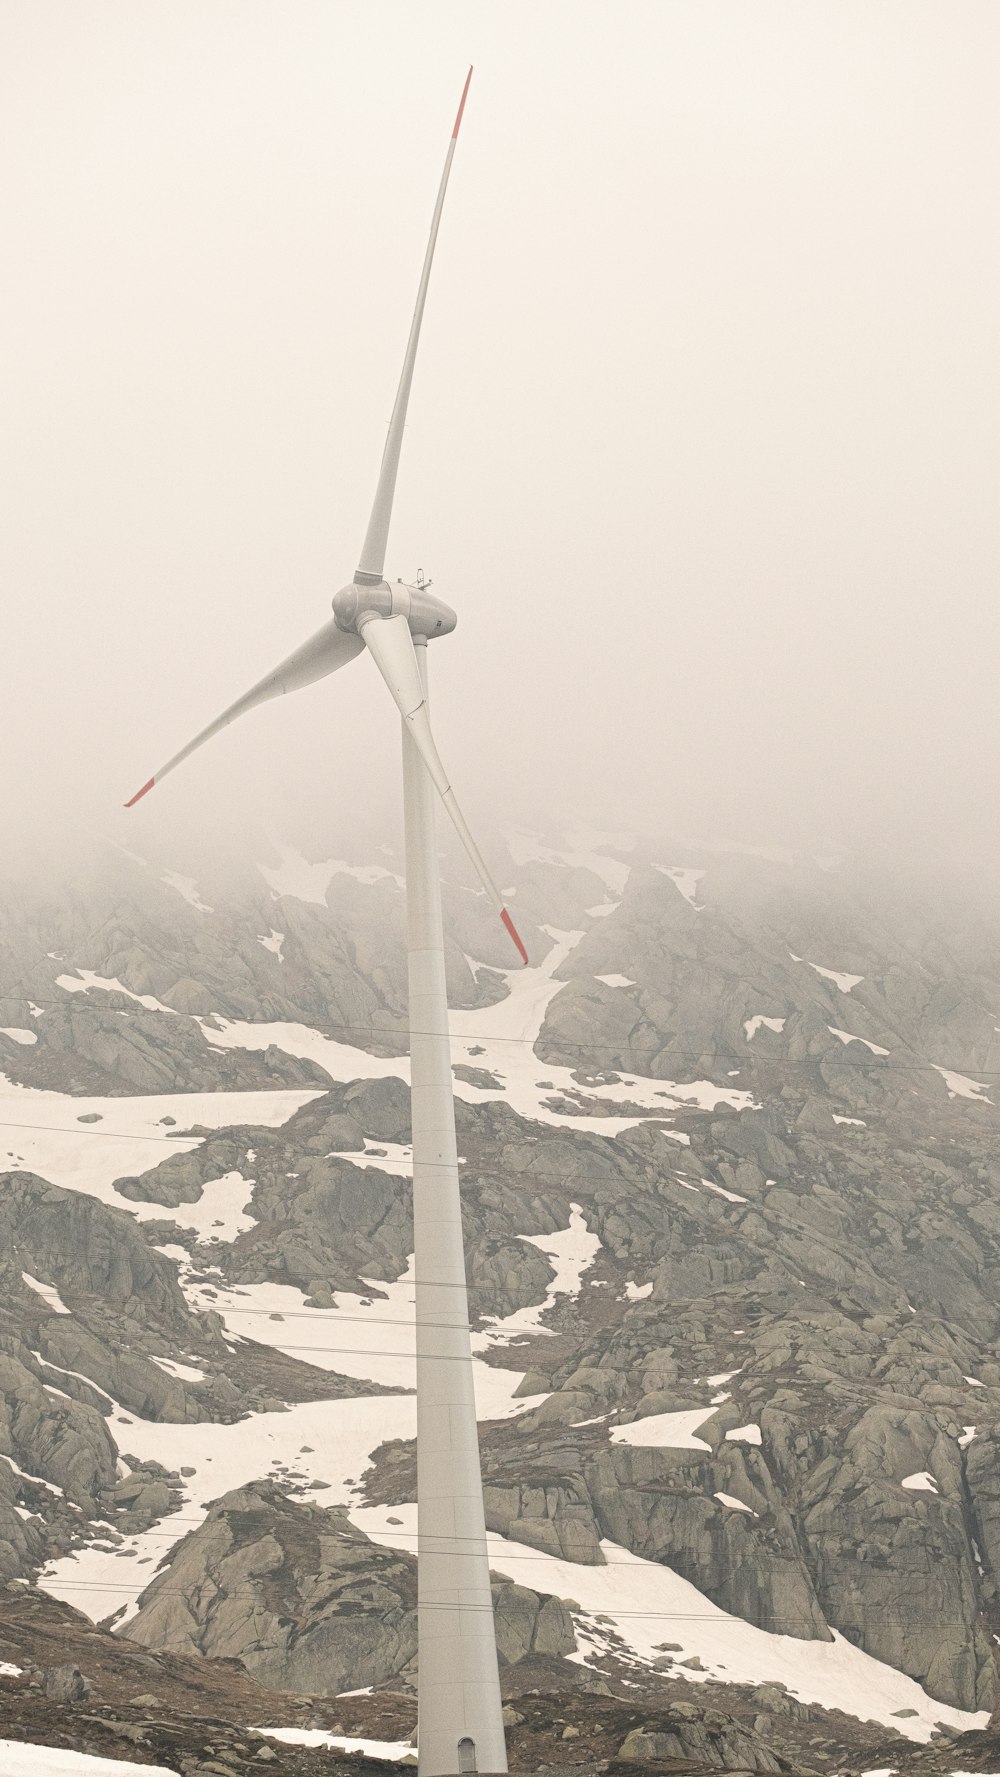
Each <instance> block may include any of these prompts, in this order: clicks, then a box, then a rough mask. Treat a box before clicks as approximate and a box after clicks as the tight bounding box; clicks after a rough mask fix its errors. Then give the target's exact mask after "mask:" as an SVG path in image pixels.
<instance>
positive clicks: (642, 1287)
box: [625, 1278, 653, 1302]
mask: <svg viewBox="0 0 1000 1777" xmlns="http://www.w3.org/2000/svg"><path fill="white" fill-rule="evenodd" d="M652 1293H653V1286H652V1284H651V1283H635V1282H634V1281H633V1280H632V1278H629V1280H628V1283H627V1284H626V1285H625V1295H626V1297H627V1299H628V1300H629V1301H630V1302H644V1301H645V1300H646V1297H647V1296H651V1295H652Z"/></svg>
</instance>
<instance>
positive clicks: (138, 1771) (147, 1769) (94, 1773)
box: [0, 1740, 174, 1777]
mask: <svg viewBox="0 0 1000 1777" xmlns="http://www.w3.org/2000/svg"><path fill="white" fill-rule="evenodd" d="M0 1771H2V1772H3V1777H174V1773H173V1772H172V1771H168V1770H167V1769H166V1767H165V1766H164V1765H134V1764H132V1763H131V1761H127V1760H125V1759H117V1758H94V1757H92V1755H91V1754H90V1753H89V1752H73V1751H71V1750H70V1748H69V1747H64V1746H37V1745H35V1744H34V1743H33V1742H31V1741H28V1740H0Z"/></svg>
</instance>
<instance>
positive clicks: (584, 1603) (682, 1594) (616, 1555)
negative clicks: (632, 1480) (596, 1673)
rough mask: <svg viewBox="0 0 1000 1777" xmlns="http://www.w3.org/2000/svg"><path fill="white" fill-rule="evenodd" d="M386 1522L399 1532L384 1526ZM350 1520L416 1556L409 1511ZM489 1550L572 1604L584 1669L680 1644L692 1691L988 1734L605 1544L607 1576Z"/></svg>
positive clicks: (530, 1552)
mask: <svg viewBox="0 0 1000 1777" xmlns="http://www.w3.org/2000/svg"><path fill="white" fill-rule="evenodd" d="M390 1518H392V1519H401V1520H402V1523H401V1524H400V1525H394V1524H390V1523H389V1521H388V1520H389V1519H390ZM351 1519H352V1521H353V1522H354V1523H355V1524H357V1525H358V1526H359V1527H360V1528H361V1529H362V1530H364V1531H365V1532H366V1534H367V1535H368V1536H370V1537H372V1538H373V1539H374V1540H376V1541H378V1542H381V1543H385V1544H386V1545H387V1546H389V1547H392V1548H402V1549H412V1548H414V1547H415V1546H416V1540H415V1539H416V1521H417V1518H416V1506H415V1505H407V1506H398V1505H394V1506H367V1507H363V1508H361V1509H360V1510H358V1509H355V1510H353V1511H352V1512H351ZM488 1540H489V1548H490V1565H491V1567H492V1568H493V1569H494V1570H495V1571H496V1572H497V1573H501V1574H505V1575H506V1576H507V1577H508V1578H509V1579H511V1580H514V1581H516V1583H517V1584H518V1585H522V1586H530V1587H531V1588H532V1589H533V1590H534V1591H538V1592H553V1593H555V1594H556V1595H557V1596H558V1597H562V1598H571V1599H573V1600H575V1604H576V1606H578V1608H574V1609H573V1613H572V1614H573V1620H574V1627H575V1629H576V1632H577V1639H578V1641H579V1642H580V1651H579V1652H578V1653H577V1654H576V1655H573V1656H571V1658H574V1659H576V1660H577V1661H579V1662H580V1663H581V1664H586V1663H587V1661H588V1660H590V1659H593V1658H594V1656H595V1655H599V1654H600V1653H601V1652H602V1651H603V1650H604V1648H606V1647H607V1646H608V1645H609V1637H618V1638H620V1640H621V1642H624V1644H625V1646H626V1648H627V1649H628V1650H629V1652H630V1653H631V1654H632V1656H633V1658H634V1659H635V1660H636V1661H638V1662H641V1663H642V1664H643V1665H646V1664H648V1662H649V1661H651V1660H652V1659H653V1658H654V1657H655V1655H656V1653H657V1651H658V1648H659V1645H660V1644H661V1643H662V1642H664V1641H670V1642H677V1643H678V1644H679V1651H678V1652H677V1654H676V1655H675V1664H674V1666H673V1667H672V1668H671V1673H672V1675H673V1676H675V1677H678V1678H680V1677H683V1678H685V1679H688V1678H689V1679H690V1680H691V1682H692V1683H695V1684H704V1683H706V1681H707V1680H708V1679H710V1678H718V1679H724V1680H726V1681H727V1682H728V1683H730V1684H765V1683H768V1682H769V1681H774V1680H777V1681H778V1682H780V1683H782V1684H784V1685H786V1686H787V1688H788V1690H789V1691H790V1692H791V1693H792V1695H793V1696H795V1697H798V1698H799V1699H800V1700H801V1701H802V1702H803V1703H819V1704H822V1705H824V1706H825V1707H826V1708H827V1709H842V1710H844V1712H845V1713H846V1714H848V1715H853V1716H857V1717H859V1718H860V1719H861V1720H862V1721H868V1720H871V1721H878V1722H881V1723H883V1725H884V1726H886V1727H893V1728H899V1729H900V1730H901V1731H902V1732H903V1733H904V1734H906V1735H908V1736H909V1738H910V1739H913V1740H920V1741H925V1740H928V1739H929V1738H930V1736H931V1733H932V1731H933V1729H934V1725H935V1723H936V1722H938V1721H943V1722H947V1723H949V1724H950V1725H953V1726H955V1727H958V1728H961V1729H962V1730H963V1731H967V1730H969V1729H971V1728H982V1727H985V1726H986V1723H987V1721H988V1720H989V1715H988V1712H987V1711H985V1710H983V1711H981V1712H980V1713H978V1714H975V1715H973V1714H969V1713H966V1712H965V1711H963V1710H961V1709H951V1708H949V1707H948V1706H947V1705H946V1704H943V1703H939V1702H937V1701H936V1700H935V1699H934V1698H932V1697H928V1696H927V1694H926V1692H924V1691H923V1690H921V1688H920V1686H919V1685H918V1684H917V1683H916V1682H915V1680H913V1679H912V1678H906V1677H904V1675H903V1674H902V1673H901V1672H896V1671H895V1670H894V1668H893V1667H891V1666H885V1665H883V1664H882V1662H881V1661H879V1660H874V1659H872V1657H871V1655H870V1654H865V1653H862V1652H861V1650H860V1649H859V1648H855V1647H852V1646H851V1644H850V1642H848V1641H845V1640H844V1639H843V1637H842V1636H840V1635H837V1634H835V1635H834V1639H833V1640H832V1641H800V1640H799V1639H798V1638H797V1637H795V1636H792V1635H773V1634H770V1633H769V1632H768V1631H767V1630H765V1629H758V1628H756V1627H755V1626H754V1625H753V1624H752V1623H745V1622H743V1621H742V1619H741V1618H739V1617H731V1616H729V1615H727V1613H726V1612H725V1611H724V1610H720V1609H719V1607H718V1606H717V1605H714V1604H712V1603H711V1601H710V1600H709V1599H707V1598H706V1597H705V1596H704V1595H703V1593H701V1592H699V1591H698V1590H697V1589H696V1588H695V1587H694V1586H692V1585H691V1584H690V1583H689V1582H688V1581H687V1580H684V1579H681V1577H680V1576H679V1574H676V1573H673V1572H672V1571H671V1569H670V1568H669V1567H663V1566H661V1565H660V1564H659V1563H658V1562H655V1561H644V1560H643V1559H642V1558H641V1557H640V1556H638V1555H633V1554H631V1553H630V1551H629V1550H628V1549H624V1548H621V1547H619V1546H618V1545H617V1544H616V1543H612V1542H607V1541H604V1542H602V1544H601V1548H602V1549H603V1551H604V1556H605V1561H606V1565H605V1566H604V1567H584V1566H580V1565H578V1564H577V1563H576V1562H572V1561H564V1560H561V1559H559V1558H558V1557H557V1556H554V1555H545V1554H541V1553H540V1552H539V1551H538V1550H536V1549H532V1548H529V1547H528V1546H527V1545H526V1544H524V1543H514V1542H509V1541H508V1540H507V1539H506V1538H505V1537H502V1536H495V1535H493V1534H491V1535H490V1536H489V1539H488ZM612 1645H613V1643H612ZM695 1653H696V1654H698V1655H699V1656H700V1658H701V1661H702V1664H703V1666H704V1668H705V1670H704V1671H703V1672H692V1671H691V1670H690V1669H681V1668H680V1666H679V1662H680V1661H681V1660H683V1659H685V1658H686V1657H688V1656H690V1655H691V1654H695ZM900 1709H913V1710H915V1711H916V1714H915V1715H914V1716H911V1717H909V1718H906V1719H904V1720H899V1719H898V1718H897V1716H896V1713H895V1712H896V1711H898V1710H900Z"/></svg>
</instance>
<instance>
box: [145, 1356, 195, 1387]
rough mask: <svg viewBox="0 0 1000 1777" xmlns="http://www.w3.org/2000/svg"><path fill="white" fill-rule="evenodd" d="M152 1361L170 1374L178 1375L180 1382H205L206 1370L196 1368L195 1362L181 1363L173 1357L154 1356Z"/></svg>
mask: <svg viewBox="0 0 1000 1777" xmlns="http://www.w3.org/2000/svg"><path fill="white" fill-rule="evenodd" d="M150 1362H151V1363H154V1364H157V1365H158V1366H159V1368H160V1369H161V1370H166V1372H167V1375H168V1376H176V1377H177V1379H178V1381H179V1382H204V1380H205V1372H204V1370H199V1369H196V1368H195V1366H194V1364H179V1363H177V1362H175V1360H174V1359H173V1358H172V1357H154V1358H151V1359H150Z"/></svg>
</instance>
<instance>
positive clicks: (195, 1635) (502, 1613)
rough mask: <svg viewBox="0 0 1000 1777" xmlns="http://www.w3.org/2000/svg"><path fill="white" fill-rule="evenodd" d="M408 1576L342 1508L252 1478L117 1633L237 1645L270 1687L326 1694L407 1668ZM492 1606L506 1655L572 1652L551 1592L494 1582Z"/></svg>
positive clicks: (187, 1647) (412, 1584)
mask: <svg viewBox="0 0 1000 1777" xmlns="http://www.w3.org/2000/svg"><path fill="white" fill-rule="evenodd" d="M416 1585H417V1577H416V1560H415V1558H414V1557H413V1556H412V1555H409V1554H405V1553H397V1552H395V1551H393V1550H389V1549H386V1548H383V1547H381V1546H380V1545H379V1544H377V1543H372V1542H370V1541H369V1539H368V1537H366V1536H365V1535H364V1533H363V1531H360V1530H358V1529H356V1528H355V1527H354V1526H353V1525H352V1524H351V1523H350V1521H349V1519H348V1517H347V1514H346V1512H345V1511H344V1510H343V1508H339V1507H335V1508H333V1509H330V1510H324V1509H323V1508H321V1507H319V1506H305V1505H298V1504H293V1503H292V1502H291V1501H290V1500H288V1499H286V1498H285V1497H284V1496H283V1495H282V1494H281V1493H280V1492H279V1491H278V1490H277V1488H275V1487H272V1486H269V1485H267V1484H266V1483H263V1482H258V1483H256V1484H255V1485H253V1486H251V1487H244V1488H240V1489H238V1490H236V1491H235V1492H233V1493H228V1494H226V1495H225V1496H224V1497H223V1498H222V1499H221V1500H219V1502H218V1503H217V1505H215V1506H214V1507H213V1509H212V1511H211V1513H210V1515H209V1517H208V1519H207V1520H206V1522H205V1524H204V1525H203V1526H202V1527H201V1528H200V1529H198V1530H196V1531H195V1532H194V1533H193V1534H192V1535H191V1536H189V1537H187V1538H185V1540H184V1542H182V1543H181V1545H180V1547H179V1548H178V1550H177V1552H176V1553H175V1555H174V1557H173V1559H172V1561H171V1564H170V1567H169V1569H168V1570H167V1572H166V1573H165V1574H163V1575H162V1576H161V1577H160V1578H158V1579H156V1580H154V1581H153V1584H152V1585H151V1586H150V1587H149V1588H148V1590H147V1591H146V1592H144V1593H143V1596H142V1600H141V1603H140V1609H139V1613H138V1615H137V1616H136V1617H135V1618H134V1619H133V1620H132V1621H131V1622H130V1623H128V1624H127V1625H126V1627H125V1629H124V1630H123V1633H124V1634H125V1635H127V1636H128V1637H129V1639H130V1640H132V1641H138V1642H140V1643H142V1644H143V1645H144V1646H146V1647H151V1648H166V1649H170V1650H172V1651H174V1652H179V1653H200V1654H205V1655H208V1656H210V1657H217V1658H218V1657H228V1656H233V1655H237V1656H238V1657H239V1658H240V1659H242V1661H243V1663H244V1665H245V1666H246V1667H247V1669H248V1670H249V1671H250V1672H251V1673H252V1674H253V1675H254V1677H256V1678H257V1679H258V1680H259V1681H260V1682H261V1683H263V1684H268V1685H272V1686H274V1688H275V1689H278V1690H294V1691H303V1690H308V1691H312V1692H315V1693H316V1694H317V1695H324V1696H325V1695H335V1694H336V1693H337V1692H339V1691H346V1690H354V1689H358V1688H360V1687H362V1686H366V1685H377V1684H381V1683H383V1682H384V1681H385V1680H386V1679H388V1678H393V1677H397V1676H398V1675H400V1674H401V1673H404V1672H406V1671H407V1670H408V1668H409V1667H410V1665H411V1662H413V1660H414V1657H415V1655H416V1651H417V1619H416V1602H417V1590H416ZM494 1608H495V1611H496V1621H497V1642H498V1647H499V1650H500V1655H501V1658H502V1659H503V1660H505V1661H507V1662H508V1663H511V1664H512V1663H514V1662H516V1661H518V1660H521V1659H524V1658H525V1657H526V1656H528V1655H529V1654H540V1655H557V1654H565V1653H572V1651H573V1649H574V1647H575V1645H576V1644H575V1640H574V1637H573V1631H572V1626H571V1623H570V1619H569V1613H568V1612H567V1610H566V1609H565V1606H564V1605H562V1604H561V1603H560V1602H559V1600H558V1599H555V1598H545V1597H539V1595H538V1594H537V1593H535V1592H532V1591H529V1590H528V1589H527V1588H526V1587H524V1586H518V1585H513V1584H510V1583H509V1582H502V1583H500V1584H498V1585H496V1586H495V1587H494Z"/></svg>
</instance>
